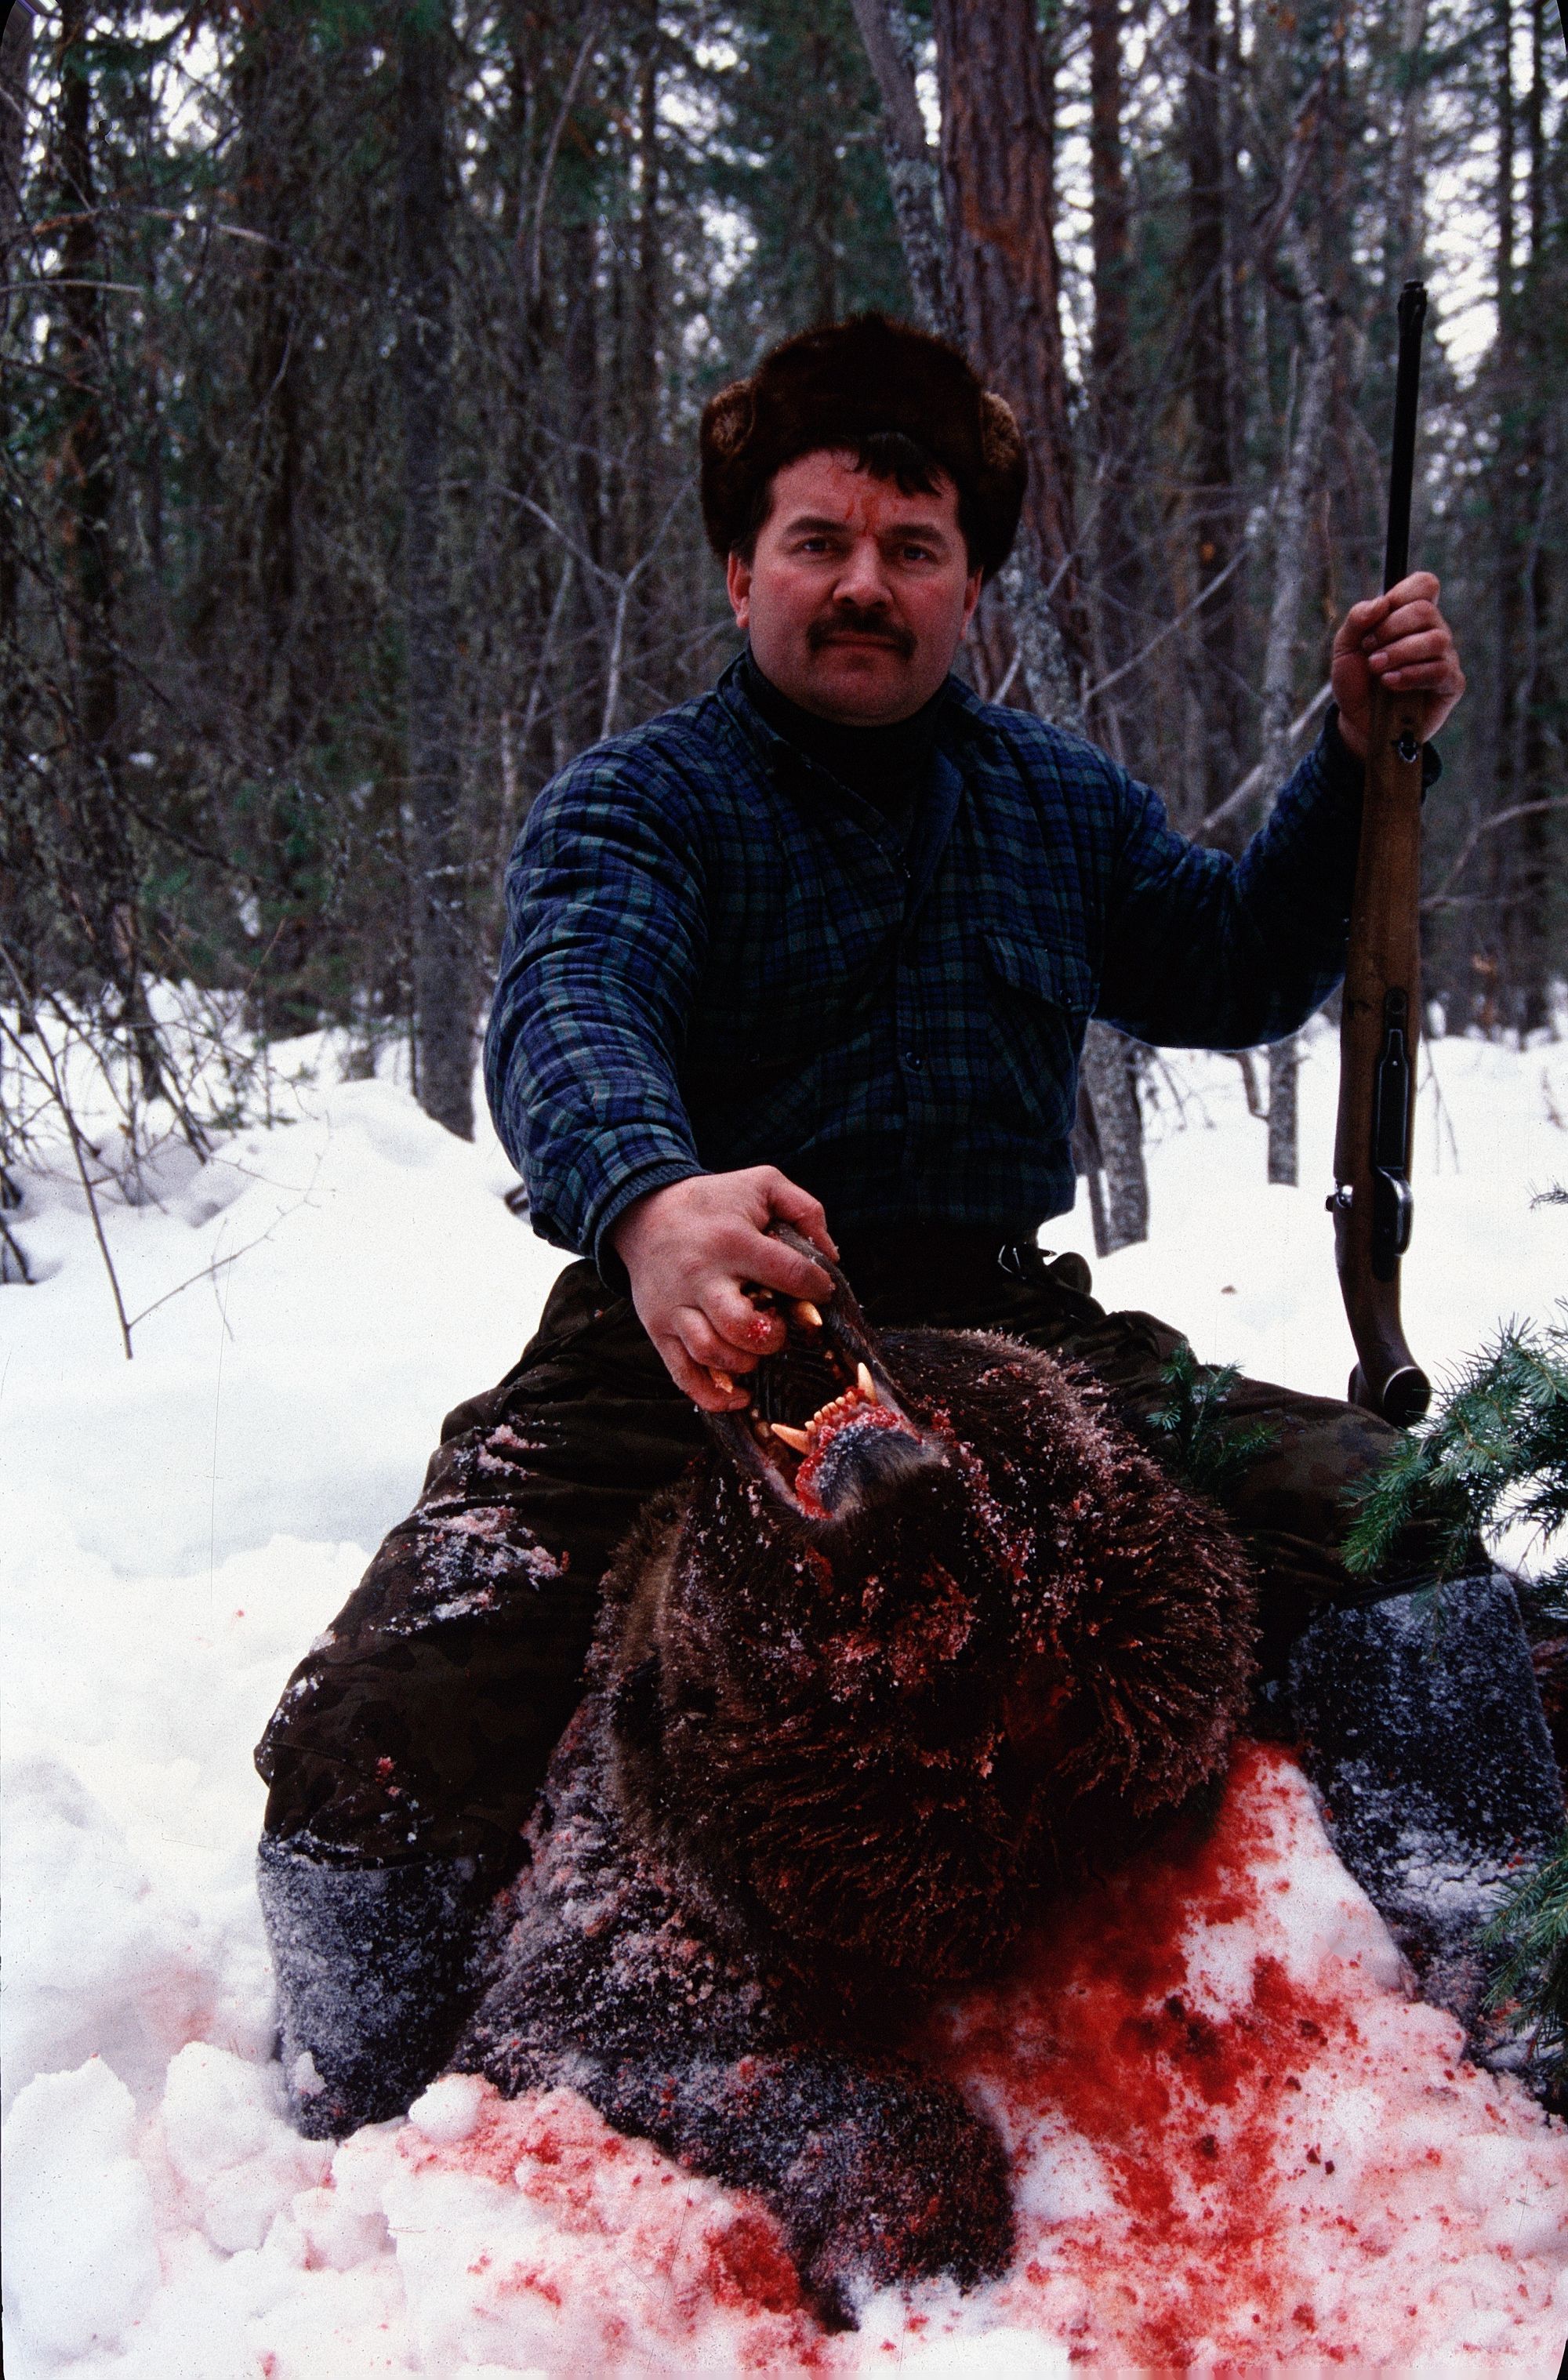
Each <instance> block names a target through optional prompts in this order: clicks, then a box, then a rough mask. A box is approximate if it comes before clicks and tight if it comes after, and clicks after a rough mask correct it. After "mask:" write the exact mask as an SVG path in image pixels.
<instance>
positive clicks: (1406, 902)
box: [1329, 281, 1431, 1424]
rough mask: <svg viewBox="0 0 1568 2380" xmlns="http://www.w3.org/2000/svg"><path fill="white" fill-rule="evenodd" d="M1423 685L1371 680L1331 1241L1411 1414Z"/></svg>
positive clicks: (1363, 1323)
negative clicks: (1396, 686) (1403, 1267)
mask: <svg viewBox="0 0 1568 2380" xmlns="http://www.w3.org/2000/svg"><path fill="white" fill-rule="evenodd" d="M1426 312H1427V293H1426V290H1425V288H1424V287H1423V286H1422V285H1421V283H1420V282H1418V281H1409V282H1406V284H1405V285H1404V290H1403V291H1402V292H1401V295H1400V300H1399V371H1398V377H1397V380H1396V383H1395V390H1394V421H1393V452H1392V456H1391V459H1390V468H1389V517H1388V544H1387V548H1386V550H1385V553H1384V562H1383V586H1384V589H1385V590H1386V589H1388V588H1390V587H1393V586H1396V585H1397V584H1398V582H1399V580H1400V579H1402V578H1403V577H1404V575H1405V572H1406V570H1407V569H1408V568H1409V563H1410V498H1411V489H1412V485H1413V482H1414V479H1415V467H1416V404H1417V400H1418V398H1419V395H1420V383H1421V331H1422V325H1423V323H1424V322H1425V320H1426ZM1423 708H1424V705H1423V702H1422V698H1421V697H1420V696H1419V695H1416V694H1408V693H1407V694H1396V693H1394V692H1393V691H1392V688H1390V687H1388V686H1374V687H1373V689H1372V702H1371V719H1370V723H1369V726H1368V730H1367V790H1366V796H1365V800H1364V802H1363V806H1362V814H1361V844H1360V850H1359V854H1358V856H1357V860H1356V869H1355V896H1354V899H1353V901H1352V904H1351V913H1350V949H1349V953H1348V956H1347V960H1346V965H1345V978H1344V991H1343V1011H1342V1015H1341V1023H1340V1101H1339V1127H1338V1131H1337V1133H1336V1135H1335V1139H1334V1181H1335V1184H1336V1185H1337V1186H1336V1189H1335V1192H1334V1195H1333V1196H1332V1197H1331V1199H1330V1201H1329V1205H1330V1207H1331V1210H1332V1213H1333V1218H1334V1253H1335V1259H1336V1263H1337V1265H1338V1269H1339V1277H1340V1289H1341V1292H1342V1293H1343V1298H1344V1308H1345V1314H1346V1317H1347V1318H1348V1320H1349V1323H1350V1328H1351V1333H1352V1336H1353V1337H1354V1339H1355V1352H1356V1358H1357V1361H1356V1366H1355V1371H1354V1372H1353V1373H1352V1375H1351V1382H1350V1394H1351V1399H1352V1401H1353V1403H1356V1404H1361V1405H1365V1406H1367V1408H1368V1409H1369V1410H1370V1411H1371V1412H1373V1413H1376V1414H1380V1415H1382V1417H1383V1419H1384V1420H1385V1421H1392V1422H1394V1423H1399V1424H1404V1423H1407V1422H1411V1421H1415V1420H1416V1419H1417V1418H1418V1417H1419V1415H1421V1414H1423V1413H1425V1411H1426V1409H1427V1404H1428V1399H1429V1397H1430V1395H1431V1389H1430V1385H1429V1383H1428V1379H1427V1376H1426V1374H1425V1373H1424V1372H1423V1371H1422V1369H1421V1367H1420V1366H1419V1365H1418V1364H1417V1363H1416V1358H1415V1357H1414V1355H1413V1354H1411V1352H1410V1348H1409V1345H1408V1343H1407V1342H1406V1340H1405V1337H1404V1326H1403V1324H1402V1323H1401V1320H1400V1312H1399V1266H1400V1258H1401V1257H1403V1255H1404V1251H1405V1248H1406V1247H1407V1246H1408V1245H1409V1241H1410V1226H1411V1220H1412V1199H1411V1194H1410V1157H1411V1146H1412V1141H1413V1139H1414V1134H1415V1123H1416V1044H1417V1040H1418V1038H1419V1033H1420V1023H1421V948H1420V930H1419V917H1418V910H1419V899H1420V887H1421V779H1422V769H1421V737H1420V729H1421V718H1422V711H1423Z"/></svg>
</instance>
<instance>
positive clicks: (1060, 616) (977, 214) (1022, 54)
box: [933, 0, 1089, 682]
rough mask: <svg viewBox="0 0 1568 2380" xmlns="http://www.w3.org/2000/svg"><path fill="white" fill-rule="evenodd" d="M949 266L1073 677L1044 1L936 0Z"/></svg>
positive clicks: (1076, 623)
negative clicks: (1023, 482) (1024, 453)
mask: <svg viewBox="0 0 1568 2380" xmlns="http://www.w3.org/2000/svg"><path fill="white" fill-rule="evenodd" d="M933 22H934V25H935V28H936V45H937V79H938V83H939V85H940V88H941V93H942V190H943V194H944V197H945V200H946V210H945V212H946V217H947V241H948V270H949V275H950V282H951V286H952V288H953V291H954V298H955V301H956V303H955V311H956V314H957V317H958V321H959V323H960V325H961V328H962V332H963V337H964V342H965V345H966V346H967V348H968V350H969V353H970V354H971V356H972V357H973V358H975V360H976V362H977V364H978V366H979V367H980V368H981V369H982V370H984V372H985V374H986V377H987V379H988V381H989V382H990V383H991V386H992V387H993V388H995V389H997V390H998V391H1000V393H1001V395H1003V396H1004V397H1005V398H1006V399H1007V401H1008V403H1009V404H1010V405H1011V406H1012V407H1013V409H1014V411H1015V413H1016V415H1017V417H1018V424H1019V428H1020V429H1021V430H1022V431H1023V435H1024V441H1025V444H1026V446H1027V450H1028V456H1029V487H1028V494H1027V497H1026V499H1025V506H1024V522H1025V526H1026V528H1027V530H1028V532H1029V539H1030V540H1032V543H1033V549H1034V550H1033V553H1032V554H1031V555H1030V556H1029V559H1030V560H1032V561H1033V562H1035V563H1036V564H1037V565H1038V568H1039V573H1040V575H1041V576H1042V577H1043V578H1044V579H1045V581H1046V583H1047V585H1048V586H1050V587H1051V589H1053V593H1052V596H1051V609H1052V611H1053V613H1054V616H1055V619H1056V623H1057V625H1058V628H1059V630H1060V633H1061V637H1062V641H1063V644H1064V647H1065V648H1066V653H1067V659H1068V663H1069V668H1070V672H1071V675H1072V677H1073V679H1074V680H1075V681H1076V682H1081V680H1082V677H1083V673H1084V669H1085V666H1086V664H1087V662H1088V651H1089V637H1088V623H1087V619H1086V616H1085V606H1084V601H1083V594H1082V589H1081V588H1080V586H1079V577H1078V559H1077V529H1076V498H1075V492H1074V478H1075V471H1074V458H1073V440H1072V431H1071V426H1070V422H1069V418H1068V402H1067V372H1066V361H1065V357H1064V350H1063V343H1062V271H1061V263H1060V260H1059V258H1058V256H1057V252H1056V90H1055V76H1054V70H1053V65H1052V62H1051V58H1050V57H1049V56H1048V54H1047V51H1046V47H1045V44H1044V42H1043V41H1042V39H1041V37H1040V31H1039V24H1038V22H1037V19H1036V16H1035V9H1034V5H1033V0H986V5H985V6H983V7H982V6H975V5H973V0H935V6H934V9H933Z"/></svg>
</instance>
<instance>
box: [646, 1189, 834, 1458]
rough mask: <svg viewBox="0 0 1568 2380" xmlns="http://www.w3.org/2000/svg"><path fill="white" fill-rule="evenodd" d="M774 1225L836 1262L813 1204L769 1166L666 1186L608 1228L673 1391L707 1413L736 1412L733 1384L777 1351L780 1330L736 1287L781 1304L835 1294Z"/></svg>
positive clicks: (739, 1392) (741, 1400)
mask: <svg viewBox="0 0 1568 2380" xmlns="http://www.w3.org/2000/svg"><path fill="white" fill-rule="evenodd" d="M774 1220H780V1221H783V1222H785V1223H793V1224H794V1226H795V1228H796V1231H797V1232H799V1233H801V1235H802V1236H803V1238H806V1239H808V1240H810V1241H812V1242H814V1244H815V1245H817V1246H818V1247H820V1248H823V1249H825V1250H826V1251H827V1253H828V1254H829V1255H830V1256H833V1257H836V1256H837V1254H838V1250H837V1248H836V1247H835V1246H834V1245H833V1240H832V1238H831V1236H830V1234H829V1232H828V1226H827V1219H826V1217H825V1216H824V1215H823V1213H822V1209H821V1208H820V1205H819V1204H818V1202H817V1200H816V1199H815V1198H813V1197H811V1196H808V1193H807V1192H806V1191H804V1190H799V1189H796V1185H795V1184H794V1183H793V1182H791V1181H789V1180H788V1179H787V1177H786V1176H785V1175H784V1174H783V1173H781V1172H779V1171H778V1168H777V1167H776V1166H772V1165H748V1167H747V1168H746V1170H745V1172H740V1173H696V1174H693V1175H691V1176H690V1177H689V1178H688V1179H687V1181H685V1182H671V1183H667V1184H665V1186H664V1188H663V1189H662V1190H650V1191H648V1192H647V1193H646V1194H645V1195H644V1196H642V1197H640V1198H635V1199H634V1200H633V1201H632V1203H631V1205H630V1206H629V1207H628V1208H626V1213H625V1214H624V1215H619V1216H617V1217H616V1219H615V1220H614V1223H613V1224H612V1225H611V1227H610V1245H611V1246H612V1247H613V1248H614V1251H615V1254H616V1255H617V1256H618V1257H620V1259H621V1262H622V1263H623V1264H624V1265H625V1266H626V1271H627V1273H628V1275H629V1276H630V1280H631V1291H632V1304H633V1305H635V1306H636V1308H637V1311H638V1319H639V1321H640V1322H641V1324H642V1327H643V1329H644V1330H646V1331H647V1333H648V1335H649V1337H650V1339H651V1340H652V1342H653V1344H654V1345H655V1347H657V1348H658V1350H659V1353H660V1354H661V1355H662V1357H663V1359H664V1362H665V1364H666V1366H668V1369H669V1373H670V1378H672V1379H673V1380H674V1381H675V1386H676V1387H677V1388H678V1389H682V1390H685V1392H686V1394H687V1396H688V1397H690V1398H691V1400H692V1402H693V1403H695V1404H699V1405H700V1406H701V1408H702V1410H703V1412H704V1413H726V1412H731V1413H733V1412H738V1411H739V1410H740V1408H741V1407H742V1406H743V1405H744V1404H745V1403H747V1394H746V1390H744V1389H741V1388H736V1387H735V1386H734V1385H733V1376H734V1375H735V1373H736V1372H749V1371H751V1370H753V1369H754V1368H755V1366H756V1364H757V1360H758V1358H759V1356H760V1355H771V1354H775V1353H776V1352H777V1351H778V1349H779V1348H780V1347H782V1346H783V1344H784V1324H783V1322H782V1321H781V1320H780V1319H779V1318H778V1316H777V1315H776V1314H770V1313H769V1312H768V1311H767V1309H766V1308H765V1307H764V1308H759V1307H757V1306H755V1305H753V1304H752V1303H751V1300H750V1299H749V1298H748V1297H746V1296H743V1295H742V1293H741V1286H740V1284H741V1282H742V1281H760V1283H761V1284H762V1286H763V1287H764V1288H766V1289H773V1290H778V1291H779V1292H781V1293H782V1294H783V1295H784V1296H785V1297H808V1298H812V1299H817V1300H820V1299H821V1298H824V1297H827V1296H830V1295H831V1294H832V1291H833V1281H832V1280H831V1279H830V1277H829V1275H828V1274H827V1273H826V1272H825V1271H823V1270H822V1269H821V1268H820V1266H818V1265H814V1264H812V1263H811V1261H810V1260H809V1258H808V1257H803V1256H797V1255H796V1252H795V1250H794V1249H793V1248H787V1247H785V1246H784V1243H783V1242H782V1241H781V1240H774V1239H770V1238H769V1237H768V1225H769V1224H770V1223H771V1222H772V1221H774ZM715 1374H720V1375H722V1376H723V1378H724V1379H728V1380H730V1381H731V1383H732V1384H731V1385H730V1386H729V1387H727V1388H726V1387H724V1386H723V1385H722V1382H721V1379H719V1378H715V1377H714V1375H715Z"/></svg>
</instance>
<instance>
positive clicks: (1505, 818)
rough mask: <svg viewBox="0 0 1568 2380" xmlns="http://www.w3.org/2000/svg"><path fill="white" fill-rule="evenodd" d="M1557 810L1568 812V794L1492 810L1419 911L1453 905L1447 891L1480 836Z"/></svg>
mask: <svg viewBox="0 0 1568 2380" xmlns="http://www.w3.org/2000/svg"><path fill="white" fill-rule="evenodd" d="M1561 809H1568V794H1550V795H1546V796H1545V797H1544V798H1543V799H1542V800H1540V801H1538V802H1515V803H1513V806H1512V807H1511V808H1509V809H1505V810H1494V811H1493V812H1492V814H1491V816H1490V818H1484V819H1483V820H1481V822H1480V824H1479V826H1477V827H1474V828H1472V830H1471V832H1470V833H1469V834H1468V835H1467V836H1466V838H1465V842H1464V844H1462V845H1461V846H1460V852H1459V856H1458V858H1457V859H1456V860H1455V861H1454V863H1453V867H1452V868H1450V869H1449V871H1448V874H1447V875H1446V876H1445V877H1444V878H1443V880H1442V882H1441V883H1440V885H1439V886H1438V889H1437V891H1436V892H1428V895H1427V897H1426V899H1425V900H1424V901H1423V902H1422V904H1421V906H1422V908H1423V909H1445V908H1449V907H1451V906H1452V905H1453V904H1452V903H1451V902H1450V901H1449V899H1448V892H1449V887H1450V886H1451V885H1452V884H1453V881H1454V880H1455V878H1456V877H1457V876H1459V875H1460V874H1461V873H1462V871H1463V870H1464V869H1465V868H1466V867H1467V866H1468V865H1469V862H1470V860H1471V858H1472V857H1473V856H1474V855H1475V850H1476V845H1477V844H1478V843H1479V842H1480V840H1481V837H1482V836H1483V835H1484V834H1495V833H1496V832H1497V830H1498V828H1499V827H1500V826H1512V825H1513V820H1515V819H1522V818H1538V817H1539V816H1540V814H1541V812H1542V811H1543V810H1561Z"/></svg>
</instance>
